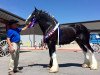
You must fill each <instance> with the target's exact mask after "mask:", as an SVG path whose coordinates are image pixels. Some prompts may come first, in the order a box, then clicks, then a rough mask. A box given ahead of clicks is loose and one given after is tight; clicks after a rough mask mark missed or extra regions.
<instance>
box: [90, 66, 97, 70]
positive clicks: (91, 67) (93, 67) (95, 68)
mask: <svg viewBox="0 0 100 75" xmlns="http://www.w3.org/2000/svg"><path fill="white" fill-rule="evenodd" d="M97 69H98V67H97V66H93V65H92V66H90V70H97Z"/></svg>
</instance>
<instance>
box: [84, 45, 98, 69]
mask: <svg viewBox="0 0 100 75" xmlns="http://www.w3.org/2000/svg"><path fill="white" fill-rule="evenodd" d="M85 47H86V48H87V49H88V51H89V54H90V66H89V67H90V69H91V70H96V69H97V68H98V64H97V60H96V58H95V56H94V50H93V49H92V48H91V46H90V44H89V43H87V44H86V45H85Z"/></svg>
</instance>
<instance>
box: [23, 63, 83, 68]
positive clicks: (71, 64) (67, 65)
mask: <svg viewBox="0 0 100 75" xmlns="http://www.w3.org/2000/svg"><path fill="white" fill-rule="evenodd" d="M34 66H42V67H43V68H47V67H49V65H48V64H31V65H28V66H21V67H23V68H24V67H34ZM72 66H74V67H82V64H79V63H64V64H59V67H72Z"/></svg>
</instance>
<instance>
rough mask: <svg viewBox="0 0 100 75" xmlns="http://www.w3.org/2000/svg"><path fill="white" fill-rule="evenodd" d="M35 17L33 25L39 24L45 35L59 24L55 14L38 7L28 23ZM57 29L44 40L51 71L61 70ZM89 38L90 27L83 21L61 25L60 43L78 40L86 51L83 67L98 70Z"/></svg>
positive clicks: (27, 20)
mask: <svg viewBox="0 0 100 75" xmlns="http://www.w3.org/2000/svg"><path fill="white" fill-rule="evenodd" d="M34 19H35V21H34V24H33V27H34V26H35V25H37V24H38V25H39V26H40V28H41V30H42V32H43V35H44V36H46V35H47V34H48V33H49V32H50V31H51V30H52V28H54V27H55V26H56V25H57V24H58V21H57V20H56V19H55V18H54V17H53V16H51V15H50V14H48V13H47V12H45V11H43V10H39V9H37V8H35V10H34V11H33V12H32V14H31V15H30V16H29V17H28V18H27V19H26V24H30V23H32V20H34ZM57 29H58V28H57ZM57 29H56V30H55V31H54V33H53V34H52V35H51V36H49V37H48V38H47V39H44V42H45V43H47V46H48V49H49V56H50V62H49V68H50V70H49V72H51V73H55V72H58V71H59V65H58V61H57V54H56V46H55V45H57V44H58V42H57V40H58V30H57ZM89 38H90V32H89V29H87V28H86V27H85V26H84V25H83V24H81V23H77V24H71V25H60V26H59V45H64V44H70V43H71V42H72V41H76V42H77V44H78V45H79V47H80V48H81V49H82V50H83V53H84V63H83V64H82V67H84V68H90V69H91V70H96V69H97V68H98V64H97V60H96V58H95V56H94V50H93V49H92V48H91V46H90V44H89Z"/></svg>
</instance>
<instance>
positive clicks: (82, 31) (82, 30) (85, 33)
mask: <svg viewBox="0 0 100 75" xmlns="http://www.w3.org/2000/svg"><path fill="white" fill-rule="evenodd" d="M76 28H77V33H78V37H79V38H80V39H83V40H84V41H85V40H88V41H87V42H88V43H89V39H90V30H89V29H87V28H86V27H85V26H84V25H82V24H76Z"/></svg>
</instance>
